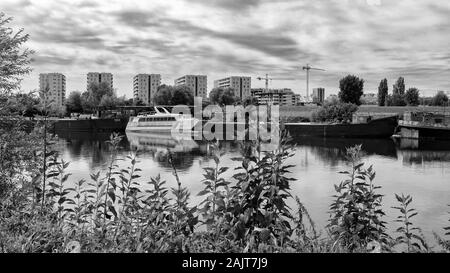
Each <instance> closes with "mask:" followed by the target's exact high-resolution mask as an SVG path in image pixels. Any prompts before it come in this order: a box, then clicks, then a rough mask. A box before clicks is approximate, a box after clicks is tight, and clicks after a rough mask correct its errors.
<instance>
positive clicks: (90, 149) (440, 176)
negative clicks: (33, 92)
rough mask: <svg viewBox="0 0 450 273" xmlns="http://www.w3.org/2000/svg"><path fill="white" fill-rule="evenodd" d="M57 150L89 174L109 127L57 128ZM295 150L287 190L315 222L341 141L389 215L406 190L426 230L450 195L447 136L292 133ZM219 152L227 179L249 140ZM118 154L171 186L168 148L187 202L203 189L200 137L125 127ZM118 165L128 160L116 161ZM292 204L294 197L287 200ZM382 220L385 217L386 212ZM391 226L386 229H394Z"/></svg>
mask: <svg viewBox="0 0 450 273" xmlns="http://www.w3.org/2000/svg"><path fill="white" fill-rule="evenodd" d="M58 135H59V136H60V138H61V142H60V149H61V150H62V152H63V153H62V155H63V157H64V160H66V161H68V162H71V164H70V166H69V170H68V172H70V173H72V174H73V179H74V180H76V179H89V174H90V173H92V172H96V171H101V170H102V171H104V170H105V168H106V163H107V162H108V160H109V156H110V149H109V147H108V145H107V144H106V143H105V141H107V140H108V139H109V135H110V134H109V133H105V134H89V133H69V132H60V133H59V134H58ZM294 143H295V144H296V145H297V148H296V153H295V155H294V156H293V157H292V158H290V159H289V160H288V162H287V164H293V165H295V167H293V168H292V173H291V175H292V177H295V178H297V179H299V180H298V181H296V182H294V183H293V184H292V191H293V195H298V196H300V197H301V198H303V201H302V202H304V204H305V206H306V207H307V208H308V209H309V211H310V214H311V215H312V217H313V219H314V220H315V221H316V223H317V224H318V226H321V227H324V226H325V225H326V223H327V219H328V218H327V217H328V210H329V202H330V201H331V199H330V196H332V195H333V194H334V187H333V184H335V183H339V181H341V179H343V176H341V175H338V174H337V173H338V172H339V171H342V170H347V169H348V167H349V166H348V165H347V162H345V160H346V157H345V151H346V148H348V147H351V146H354V145H358V144H361V145H362V150H363V152H364V153H365V157H364V162H366V163H367V164H368V165H374V168H375V171H376V172H377V178H376V183H377V184H378V185H381V186H382V189H381V191H382V192H381V193H382V194H384V195H385V196H386V197H385V199H384V202H385V206H384V208H385V210H386V212H387V214H388V215H396V214H395V213H397V212H396V211H393V210H392V209H391V208H392V206H395V205H397V204H396V199H395V197H394V193H406V194H411V195H412V196H413V197H414V203H415V204H414V205H415V207H416V208H418V209H419V211H420V214H419V216H418V218H417V225H418V226H421V227H423V228H424V229H425V231H426V232H427V234H429V235H431V236H432V231H437V232H439V230H440V229H442V227H443V226H445V225H446V224H447V221H448V216H447V213H446V212H447V203H448V196H450V184H449V180H448V177H449V175H450V143H449V142H430V141H428V142H425V141H410V140H395V141H394V140H391V139H374V140H370V139H322V138H296V139H294ZM220 147H221V148H222V149H223V150H224V151H226V153H225V155H224V156H223V157H222V158H221V162H220V164H221V165H222V166H227V167H230V170H229V171H228V172H226V173H225V174H224V176H225V179H230V181H231V182H232V179H231V177H232V175H233V174H234V172H233V169H234V168H235V167H238V165H239V163H237V162H235V161H233V160H231V159H232V158H234V157H238V156H240V155H242V154H244V153H247V152H248V151H249V150H254V148H255V147H252V145H250V143H246V145H242V143H238V142H221V143H220ZM121 148H122V149H121V151H120V152H119V153H120V154H119V156H120V157H122V158H123V157H125V156H126V155H127V154H128V153H129V152H130V151H131V150H136V151H138V160H139V161H140V163H138V164H139V168H140V169H142V177H143V178H142V181H145V178H149V177H155V176H156V175H158V174H161V176H162V178H163V179H164V180H167V181H168V185H171V186H173V185H176V181H175V179H174V177H173V174H172V167H171V165H170V164H169V163H168V162H169V161H168V150H170V151H171V153H172V158H173V162H174V165H175V167H176V169H177V171H179V175H180V179H181V180H182V183H183V185H185V186H186V187H188V189H189V190H190V191H191V193H192V202H194V203H195V202H197V201H198V202H199V201H200V199H201V198H199V197H197V196H196V194H197V193H198V192H200V191H201V190H202V189H203V185H202V183H201V181H202V179H203V178H204V177H203V170H202V168H204V167H212V166H213V165H214V160H213V159H212V156H211V150H210V145H208V143H207V142H204V141H193V140H190V139H183V138H181V139H180V138H178V139H173V138H171V136H170V135H161V134H157V135H148V134H128V135H126V136H125V137H124V139H123V141H122V142H121ZM120 164H121V168H122V167H123V168H125V167H127V166H128V165H127V164H128V162H120ZM290 205H293V206H294V207H295V204H290ZM388 220H389V219H388ZM395 227H396V226H395V225H394V226H393V227H392V228H395Z"/></svg>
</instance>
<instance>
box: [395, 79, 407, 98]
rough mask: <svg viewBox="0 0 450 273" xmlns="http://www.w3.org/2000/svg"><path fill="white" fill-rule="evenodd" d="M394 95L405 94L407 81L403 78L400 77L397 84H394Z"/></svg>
mask: <svg viewBox="0 0 450 273" xmlns="http://www.w3.org/2000/svg"><path fill="white" fill-rule="evenodd" d="M393 93H394V95H395V94H399V95H402V96H403V95H404V94H405V79H404V78H403V77H399V78H398V80H397V82H396V83H395V84H394V87H393Z"/></svg>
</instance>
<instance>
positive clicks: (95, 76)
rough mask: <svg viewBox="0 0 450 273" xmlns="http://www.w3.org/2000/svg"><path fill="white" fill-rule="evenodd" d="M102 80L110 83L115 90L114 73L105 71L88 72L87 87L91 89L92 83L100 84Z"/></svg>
mask: <svg viewBox="0 0 450 273" xmlns="http://www.w3.org/2000/svg"><path fill="white" fill-rule="evenodd" d="M101 82H106V83H108V85H109V86H110V87H111V90H114V84H113V74H111V73H103V72H102V73H99V72H89V73H88V74H87V89H89V86H90V85H91V83H96V84H99V83H101Z"/></svg>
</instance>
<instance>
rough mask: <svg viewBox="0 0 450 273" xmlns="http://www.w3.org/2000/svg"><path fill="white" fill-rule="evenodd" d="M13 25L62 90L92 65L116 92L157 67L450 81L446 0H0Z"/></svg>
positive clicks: (290, 83) (316, 81) (215, 73)
mask: <svg viewBox="0 0 450 273" xmlns="http://www.w3.org/2000/svg"><path fill="white" fill-rule="evenodd" d="M0 11H2V12H5V13H6V14H7V15H8V16H12V17H14V21H13V24H12V26H13V27H14V28H20V27H23V28H24V29H25V31H26V32H27V33H29V34H30V35H31V38H30V41H29V43H28V47H29V48H31V49H34V50H36V54H35V55H34V62H33V68H34V72H33V73H32V74H31V75H30V76H29V77H27V78H25V79H24V81H23V84H22V87H23V89H24V90H31V89H35V88H37V86H38V74H39V73H43V72H62V73H64V74H65V75H66V77H67V91H73V90H80V91H84V90H85V89H86V73H87V72H89V71H105V72H111V73H113V74H114V81H115V87H116V88H117V90H118V94H120V95H122V94H125V95H127V96H128V97H131V95H132V77H133V75H135V74H137V73H159V74H161V75H162V81H163V83H167V84H173V80H174V79H175V78H176V77H178V76H181V75H184V74H207V75H208V89H211V88H212V87H213V81H214V80H215V79H218V78H221V77H225V76H230V75H248V76H251V77H252V86H253V87H263V86H264V83H263V82H262V81H258V80H257V79H256V77H258V76H264V75H265V74H266V73H268V74H269V75H270V76H271V77H272V78H274V80H273V81H272V82H271V83H270V85H271V87H274V88H275V87H288V88H292V89H293V90H294V91H295V92H296V93H299V94H302V95H303V94H305V89H306V87H305V81H306V79H305V73H304V72H303V71H302V70H301V67H302V66H303V65H305V64H307V63H309V64H311V65H312V66H314V67H319V68H323V69H326V71H325V72H319V71H317V72H313V73H312V75H311V87H319V86H321V87H325V88H326V90H327V93H336V92H337V90H338V82H339V79H340V78H342V77H343V76H345V75H347V74H355V75H358V76H360V77H362V78H364V79H365V80H366V85H365V91H366V92H376V89H377V86H378V83H379V82H380V80H381V79H382V78H385V77H386V78H387V79H388V80H389V85H390V88H391V89H392V84H394V81H395V79H396V78H398V77H399V76H404V77H405V80H406V85H407V87H411V86H415V87H418V88H419V89H421V90H422V91H423V93H426V94H432V93H433V92H435V91H436V90H438V89H440V90H448V91H450V1H448V0H397V1H387V0H320V1H310V0H278V1H276V0H272V1H271V0H189V1H188V0H161V1H160V0H152V1H143V0H140V1H123V0H121V1H111V0H108V1H99V0H96V1H88V0H79V1H73V0H70V1H63V0H58V1H45V0H1V1H0Z"/></svg>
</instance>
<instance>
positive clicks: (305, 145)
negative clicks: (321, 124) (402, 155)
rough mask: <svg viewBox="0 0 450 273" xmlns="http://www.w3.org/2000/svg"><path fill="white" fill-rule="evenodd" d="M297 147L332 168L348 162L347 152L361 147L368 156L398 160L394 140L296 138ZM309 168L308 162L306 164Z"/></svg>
mask: <svg viewBox="0 0 450 273" xmlns="http://www.w3.org/2000/svg"><path fill="white" fill-rule="evenodd" d="M292 142H293V143H294V144H296V145H297V147H301V148H302V149H308V150H310V152H311V153H312V154H314V155H316V156H317V157H319V159H320V160H321V161H323V162H326V163H327V164H329V165H330V166H337V165H339V164H341V163H342V161H345V160H346V150H347V148H349V147H352V146H355V145H361V149H362V152H363V153H364V155H366V156H370V155H379V156H384V157H388V158H392V159H397V149H396V145H395V142H394V141H393V140H392V139H343V138H311V137H307V138H294V139H293V141H292ZM305 164H306V165H305V166H307V162H305Z"/></svg>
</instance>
